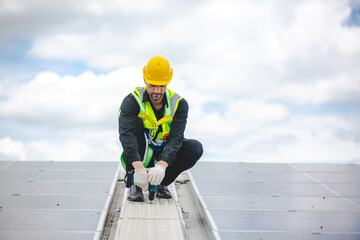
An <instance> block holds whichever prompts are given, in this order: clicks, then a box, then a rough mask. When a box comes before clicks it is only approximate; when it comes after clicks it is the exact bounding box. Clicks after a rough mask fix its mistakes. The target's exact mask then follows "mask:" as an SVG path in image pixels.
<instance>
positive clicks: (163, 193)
mask: <svg viewBox="0 0 360 240" xmlns="http://www.w3.org/2000/svg"><path fill="white" fill-rule="evenodd" d="M156 197H158V198H167V199H168V198H171V192H170V191H169V189H168V188H167V186H165V185H162V184H160V185H159V186H158V188H157V192H156Z"/></svg>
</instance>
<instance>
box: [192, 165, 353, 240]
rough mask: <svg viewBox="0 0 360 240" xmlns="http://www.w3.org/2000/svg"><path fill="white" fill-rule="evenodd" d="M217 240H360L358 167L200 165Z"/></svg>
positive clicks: (202, 192)
mask: <svg viewBox="0 0 360 240" xmlns="http://www.w3.org/2000/svg"><path fill="white" fill-rule="evenodd" d="M190 180H191V183H192V185H193V188H194V190H195V192H196V194H197V196H198V198H199V199H200V202H201V205H202V207H203V208H204V211H205V213H206V216H207V218H208V222H209V224H210V225H211V228H212V232H213V234H214V236H215V238H216V239H247V240H252V239H257V240H259V239H263V240H265V239H270V240H272V239H273V240H275V239H276V240H281V239H293V240H297V239H311V240H313V239H314V240H315V239H316V240H318V239H327V240H329V239H331V240H334V239H338V240H350V239H351V240H355V239H357V240H358V239H360V165H344V164H276V163H220V162H199V163H198V164H197V165H196V166H195V167H194V168H193V169H192V170H191V171H190Z"/></svg>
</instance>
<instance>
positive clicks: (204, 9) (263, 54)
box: [0, 0, 360, 163]
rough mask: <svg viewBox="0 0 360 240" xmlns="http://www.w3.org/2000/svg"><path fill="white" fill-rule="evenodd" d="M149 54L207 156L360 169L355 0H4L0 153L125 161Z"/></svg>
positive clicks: (359, 40) (359, 16)
mask: <svg viewBox="0 0 360 240" xmlns="http://www.w3.org/2000/svg"><path fill="white" fill-rule="evenodd" d="M154 55H162V56H165V57H166V58H167V59H168V60H169V61H170V64H171V66H172V68H173V70H174V76H173V79H172V81H171V83H170V84H169V85H168V87H169V88H170V89H171V90H173V91H175V92H177V93H179V94H180V95H181V96H182V97H184V98H185V99H186V100H187V101H188V103H189V106H190V109H189V117H188V122H187V127H186V131H185V137H186V138H194V139H198V140H199V141H200V142H201V143H202V144H203V147H204V155H203V157H202V159H201V160H207V161H238V162H278V163H360V67H359V66H360V1H359V0H357V1H354V0H348V1H346V0H342V1H338V0H327V1H320V0H294V1H267V0H263V1H260V0H255V1H254V0H248V1H246V0H244V1H237V0H234V1H231V0H224V1H206V0H195V1H194V0H184V1H174V0H167V1H166V0H112V1H110V0H103V1H92V0H77V1H72V0H71V1H70V0H69V1H67V0H61V1H58V0H53V1H47V0H0V126H1V127H0V160H24V161H25V160H44V161H45V160H52V161H119V156H120V154H121V152H122V148H121V144H120V142H119V138H118V137H119V136H118V129H117V128H118V122H117V121H118V120H117V114H118V109H119V106H120V104H121V102H122V100H123V98H124V97H125V96H126V95H127V94H129V93H130V92H131V91H133V90H134V88H135V87H137V86H143V85H144V82H143V77H142V67H143V66H144V65H145V64H146V62H147V61H148V59H149V58H150V57H152V56H154Z"/></svg>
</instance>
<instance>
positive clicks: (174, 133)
mask: <svg viewBox="0 0 360 240" xmlns="http://www.w3.org/2000/svg"><path fill="white" fill-rule="evenodd" d="M165 94H166V93H165ZM163 99H164V103H165V104H167V103H166V95H165V96H164V97H163ZM145 101H150V99H149V95H148V94H147V92H145V95H144V99H143V102H145ZM150 104H151V102H150ZM165 104H164V106H163V107H162V108H161V109H160V110H158V111H157V110H156V109H155V107H154V106H153V105H152V104H151V107H152V108H153V110H154V113H155V115H156V118H157V120H159V119H161V118H162V117H164V107H165ZM139 111H140V107H139V105H138V103H137V101H136V100H135V98H134V96H132V95H131V94H129V95H127V96H126V97H125V98H124V100H123V102H122V104H121V111H120V116H119V139H120V142H121V145H122V147H123V151H124V156H126V157H125V161H126V163H127V164H131V163H132V162H134V161H142V158H141V154H140V151H142V153H143V151H144V149H139V139H138V138H139V137H142V138H144V134H143V133H144V130H145V129H144V126H143V125H142V122H141V123H140V124H139V119H140V118H138V116H137V115H138V114H139ZM188 111H189V106H188V103H187V101H186V100H185V99H184V98H182V99H181V100H180V101H179V104H178V109H177V110H176V112H175V115H174V117H173V121H172V123H171V129H170V134H169V137H168V142H167V143H166V145H165V148H164V150H163V152H162V155H161V156H160V159H159V160H163V161H165V162H167V163H168V164H169V166H170V165H171V164H172V163H173V162H174V160H175V158H176V154H177V152H178V151H179V149H180V147H181V146H182V142H183V138H184V131H185V127H186V120H187V116H188ZM139 128H141V129H139ZM139 132H140V133H142V134H138V133H139ZM143 147H144V146H143ZM144 148H145V147H144Z"/></svg>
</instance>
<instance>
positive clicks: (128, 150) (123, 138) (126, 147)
mask: <svg viewBox="0 0 360 240" xmlns="http://www.w3.org/2000/svg"><path fill="white" fill-rule="evenodd" d="M139 111H140V107H139V105H138V103H137V102H136V100H135V98H134V97H133V96H132V95H131V94H129V95H128V96H126V97H125V98H124V100H123V102H122V104H121V111H120V115H119V139H120V142H121V145H122V148H123V153H124V159H125V161H126V162H127V163H128V164H131V163H132V162H134V161H142V159H141V157H140V153H139V147H138V142H137V133H138V120H139V118H138V116H137V115H138V114H139Z"/></svg>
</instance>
